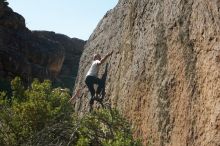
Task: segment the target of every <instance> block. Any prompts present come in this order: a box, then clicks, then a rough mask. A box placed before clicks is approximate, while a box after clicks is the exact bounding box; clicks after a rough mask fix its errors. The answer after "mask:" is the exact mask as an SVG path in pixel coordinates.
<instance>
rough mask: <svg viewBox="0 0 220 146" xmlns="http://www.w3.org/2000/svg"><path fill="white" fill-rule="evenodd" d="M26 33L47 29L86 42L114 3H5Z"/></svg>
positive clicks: (37, 0)
mask: <svg viewBox="0 0 220 146" xmlns="http://www.w3.org/2000/svg"><path fill="white" fill-rule="evenodd" d="M8 2H9V6H10V7H11V8H12V9H13V10H14V11H15V12H17V13H19V14H21V15H22V16H23V17H24V18H25V21H26V26H27V27H28V28H29V29H30V30H47V31H54V32H56V33H62V34H65V35H67V36H69V37H71V38H73V37H76V38H79V39H83V40H87V39H88V38H89V36H90V35H91V34H92V32H93V30H94V29H95V28H96V26H97V24H98V23H99V21H100V20H101V19H102V17H103V16H104V15H105V13H106V12H107V11H108V10H110V9H112V8H114V6H116V4H117V3H118V0H8Z"/></svg>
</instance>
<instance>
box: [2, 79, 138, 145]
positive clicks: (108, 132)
mask: <svg viewBox="0 0 220 146" xmlns="http://www.w3.org/2000/svg"><path fill="white" fill-rule="evenodd" d="M11 89H12V97H7V96H8V94H6V92H0V109H1V112H0V145H1V146H17V145H41V146H45V145H60V146H61V145H64V146H66V145H69V146H87V145H88V146H89V145H90V146H99V145H100V146H138V145H140V143H139V142H137V141H135V140H134V139H133V137H132V130H131V128H130V124H129V123H128V122H127V121H126V120H125V119H124V118H123V116H122V115H121V114H119V112H118V111H117V110H114V109H111V110H107V109H99V110H95V111H93V112H92V113H86V114H84V115H83V116H78V115H77V113H75V112H74V111H73V108H72V106H71V105H70V104H69V103H68V100H69V98H70V93H69V90H68V89H61V88H52V85H51V82H50V81H49V80H45V81H44V82H42V83H41V82H39V81H38V80H34V81H33V83H32V84H31V86H30V87H28V88H25V87H24V86H23V84H22V81H21V79H20V78H15V79H14V80H13V81H11ZM9 99H12V100H10V102H9V101H8V100H9Z"/></svg>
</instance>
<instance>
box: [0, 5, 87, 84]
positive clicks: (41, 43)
mask: <svg viewBox="0 0 220 146" xmlns="http://www.w3.org/2000/svg"><path fill="white" fill-rule="evenodd" d="M84 44H85V41H82V40H78V39H71V38H69V37H67V36H64V35H61V34H55V33H54V32H45V31H43V32H31V31H30V30H29V29H28V28H26V26H25V20H24V18H23V17H22V16H21V15H19V14H17V13H15V12H13V10H12V9H11V8H9V7H8V6H7V3H6V2H2V1H1V2H0V77H1V78H7V79H11V78H13V77H15V76H21V77H22V78H23V79H25V80H26V81H27V82H30V81H31V80H32V79H33V78H39V79H52V80H60V81H59V82H61V83H62V85H63V86H64V87H68V85H67V84H69V83H66V82H65V79H63V78H62V75H63V74H64V73H61V74H60V72H65V71H66V72H67V73H65V75H66V76H67V77H66V78H68V81H71V83H73V82H74V77H75V76H76V75H75V74H76V72H77V69H78V62H79V58H80V55H81V53H82V51H83V47H84ZM67 68H68V69H67ZM66 80H67V79H66Z"/></svg>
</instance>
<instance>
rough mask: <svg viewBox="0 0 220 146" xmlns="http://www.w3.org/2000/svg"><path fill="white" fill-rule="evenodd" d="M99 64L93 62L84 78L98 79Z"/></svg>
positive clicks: (95, 61) (96, 61)
mask: <svg viewBox="0 0 220 146" xmlns="http://www.w3.org/2000/svg"><path fill="white" fill-rule="evenodd" d="M100 63H101V62H100V61H99V60H94V61H93V62H92V65H91V67H90V68H89V71H88V72H87V74H86V77H87V76H95V77H98V72H99V64H100Z"/></svg>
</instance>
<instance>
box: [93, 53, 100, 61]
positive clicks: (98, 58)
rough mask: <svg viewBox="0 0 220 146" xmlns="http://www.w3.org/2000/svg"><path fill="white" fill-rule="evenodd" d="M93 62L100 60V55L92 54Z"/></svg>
mask: <svg viewBox="0 0 220 146" xmlns="http://www.w3.org/2000/svg"><path fill="white" fill-rule="evenodd" d="M93 60H101V56H100V54H94V56H93Z"/></svg>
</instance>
